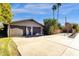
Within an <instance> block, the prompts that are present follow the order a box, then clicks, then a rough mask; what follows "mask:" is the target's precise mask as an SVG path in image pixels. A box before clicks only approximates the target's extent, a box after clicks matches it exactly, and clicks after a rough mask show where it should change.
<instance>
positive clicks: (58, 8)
mask: <svg viewBox="0 0 79 59" xmlns="http://www.w3.org/2000/svg"><path fill="white" fill-rule="evenodd" d="M58 20H59V8H58V11H57V21H58Z"/></svg>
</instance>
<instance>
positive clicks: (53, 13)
mask: <svg viewBox="0 0 79 59" xmlns="http://www.w3.org/2000/svg"><path fill="white" fill-rule="evenodd" d="M54 14H55V13H54V10H53V19H54V18H55V16H54Z"/></svg>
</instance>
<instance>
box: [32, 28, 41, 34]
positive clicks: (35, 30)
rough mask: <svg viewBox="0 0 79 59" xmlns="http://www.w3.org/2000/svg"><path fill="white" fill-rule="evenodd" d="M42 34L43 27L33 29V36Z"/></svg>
mask: <svg viewBox="0 0 79 59" xmlns="http://www.w3.org/2000/svg"><path fill="white" fill-rule="evenodd" d="M36 34H41V27H33V35H36Z"/></svg>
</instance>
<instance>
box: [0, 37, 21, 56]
mask: <svg viewBox="0 0 79 59" xmlns="http://www.w3.org/2000/svg"><path fill="white" fill-rule="evenodd" d="M19 55H20V54H19V52H18V50H17V46H16V44H15V43H14V42H13V41H12V40H11V38H0V56H19Z"/></svg>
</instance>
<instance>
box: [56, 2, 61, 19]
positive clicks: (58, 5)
mask: <svg viewBox="0 0 79 59" xmlns="http://www.w3.org/2000/svg"><path fill="white" fill-rule="evenodd" d="M60 6H61V3H56V9H57V20H58V19H59V8H60Z"/></svg>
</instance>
